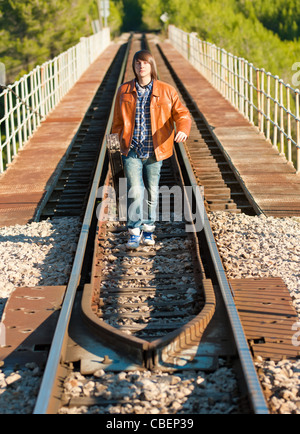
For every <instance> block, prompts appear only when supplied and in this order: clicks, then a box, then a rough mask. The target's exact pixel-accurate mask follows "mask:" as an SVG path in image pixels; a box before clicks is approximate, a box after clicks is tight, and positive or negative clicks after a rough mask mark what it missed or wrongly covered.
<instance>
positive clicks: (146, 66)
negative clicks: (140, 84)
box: [135, 60, 151, 80]
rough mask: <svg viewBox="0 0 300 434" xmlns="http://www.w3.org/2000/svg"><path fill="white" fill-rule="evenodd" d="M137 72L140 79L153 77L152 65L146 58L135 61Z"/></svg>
mask: <svg viewBox="0 0 300 434" xmlns="http://www.w3.org/2000/svg"><path fill="white" fill-rule="evenodd" d="M135 72H136V75H137V76H138V78H139V79H145V78H146V77H149V80H150V79H151V65H150V63H149V62H146V61H145V60H137V61H136V62H135Z"/></svg>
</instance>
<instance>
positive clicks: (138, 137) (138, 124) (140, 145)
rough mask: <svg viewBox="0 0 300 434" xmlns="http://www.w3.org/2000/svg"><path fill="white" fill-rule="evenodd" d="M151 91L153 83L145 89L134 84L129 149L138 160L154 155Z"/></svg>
mask: <svg viewBox="0 0 300 434" xmlns="http://www.w3.org/2000/svg"><path fill="white" fill-rule="evenodd" d="M152 89H153V81H152V82H151V83H150V84H148V86H146V87H145V88H143V87H141V86H140V85H139V83H138V82H136V90H137V105H136V114H135V127H134V133H133V138H132V144H131V148H132V149H134V150H135V151H136V153H137V155H138V156H139V158H149V157H151V156H152V155H154V148H153V140H152V130H151V116H150V100H151V94H152Z"/></svg>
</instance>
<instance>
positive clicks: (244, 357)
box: [178, 143, 269, 414]
mask: <svg viewBox="0 0 300 434" xmlns="http://www.w3.org/2000/svg"><path fill="white" fill-rule="evenodd" d="M178 151H179V153H180V155H181V158H182V160H183V162H184V164H185V167H186V170H187V176H188V178H189V181H190V184H191V186H193V188H195V189H197V188H198V189H199V186H198V183H197V180H196V178H195V176H194V173H193V169H192V167H191V165H190V163H189V158H188V156H187V154H186V151H185V147H184V145H183V143H180V144H179V145H178ZM199 193H200V192H199ZM198 196H199V201H197V202H196V206H197V207H198V208H199V207H200V209H198V215H199V216H202V217H203V219H204V221H203V222H202V223H203V230H204V233H205V237H206V240H207V244H208V248H209V251H210V254H211V258H212V261H213V264H214V269H215V272H216V276H217V279H218V283H219V286H220V290H221V293H222V296H223V300H224V303H225V306H226V310H227V313H228V317H229V320H230V324H231V328H232V332H233V335H234V338H235V343H236V346H237V350H238V354H239V357H240V361H241V365H242V368H243V373H244V377H245V381H246V386H247V389H248V393H249V397H250V401H251V405H252V408H253V411H254V413H255V414H269V410H268V407H267V404H266V401H265V398H264V395H263V392H262V389H261V385H260V382H259V379H258V377H257V373H256V369H255V366H254V364H253V359H252V355H251V352H250V349H249V346H248V343H247V340H246V337H245V333H244V329H243V326H242V323H241V320H240V317H239V314H238V311H237V308H236V305H235V302H234V299H233V296H232V292H231V289H230V286H229V283H228V280H227V277H226V273H225V270H224V267H223V264H222V260H221V257H220V254H219V251H218V247H217V244H216V241H215V238H214V235H213V232H212V229H211V226H210V223H209V219H208V215H207V212H206V210H205V206H204V203H203V200H202V196H201V194H199V195H198Z"/></svg>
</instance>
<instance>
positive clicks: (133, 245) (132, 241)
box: [126, 229, 142, 250]
mask: <svg viewBox="0 0 300 434" xmlns="http://www.w3.org/2000/svg"><path fill="white" fill-rule="evenodd" d="M129 235H130V238H129V241H128V243H127V244H126V247H127V249H128V250H136V249H137V248H138V247H139V245H140V242H141V239H142V236H141V231H140V229H129Z"/></svg>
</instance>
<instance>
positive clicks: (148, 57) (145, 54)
mask: <svg viewBox="0 0 300 434" xmlns="http://www.w3.org/2000/svg"><path fill="white" fill-rule="evenodd" d="M139 60H142V61H144V62H148V63H150V65H151V78H152V80H157V67H156V62H155V59H154V57H153V56H152V54H151V53H150V51H147V50H141V51H138V52H137V53H135V55H134V57H133V61H132V69H133V72H134V75H135V77H136V79H137V78H138V77H137V75H136V72H135V63H136V62H137V61H139Z"/></svg>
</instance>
